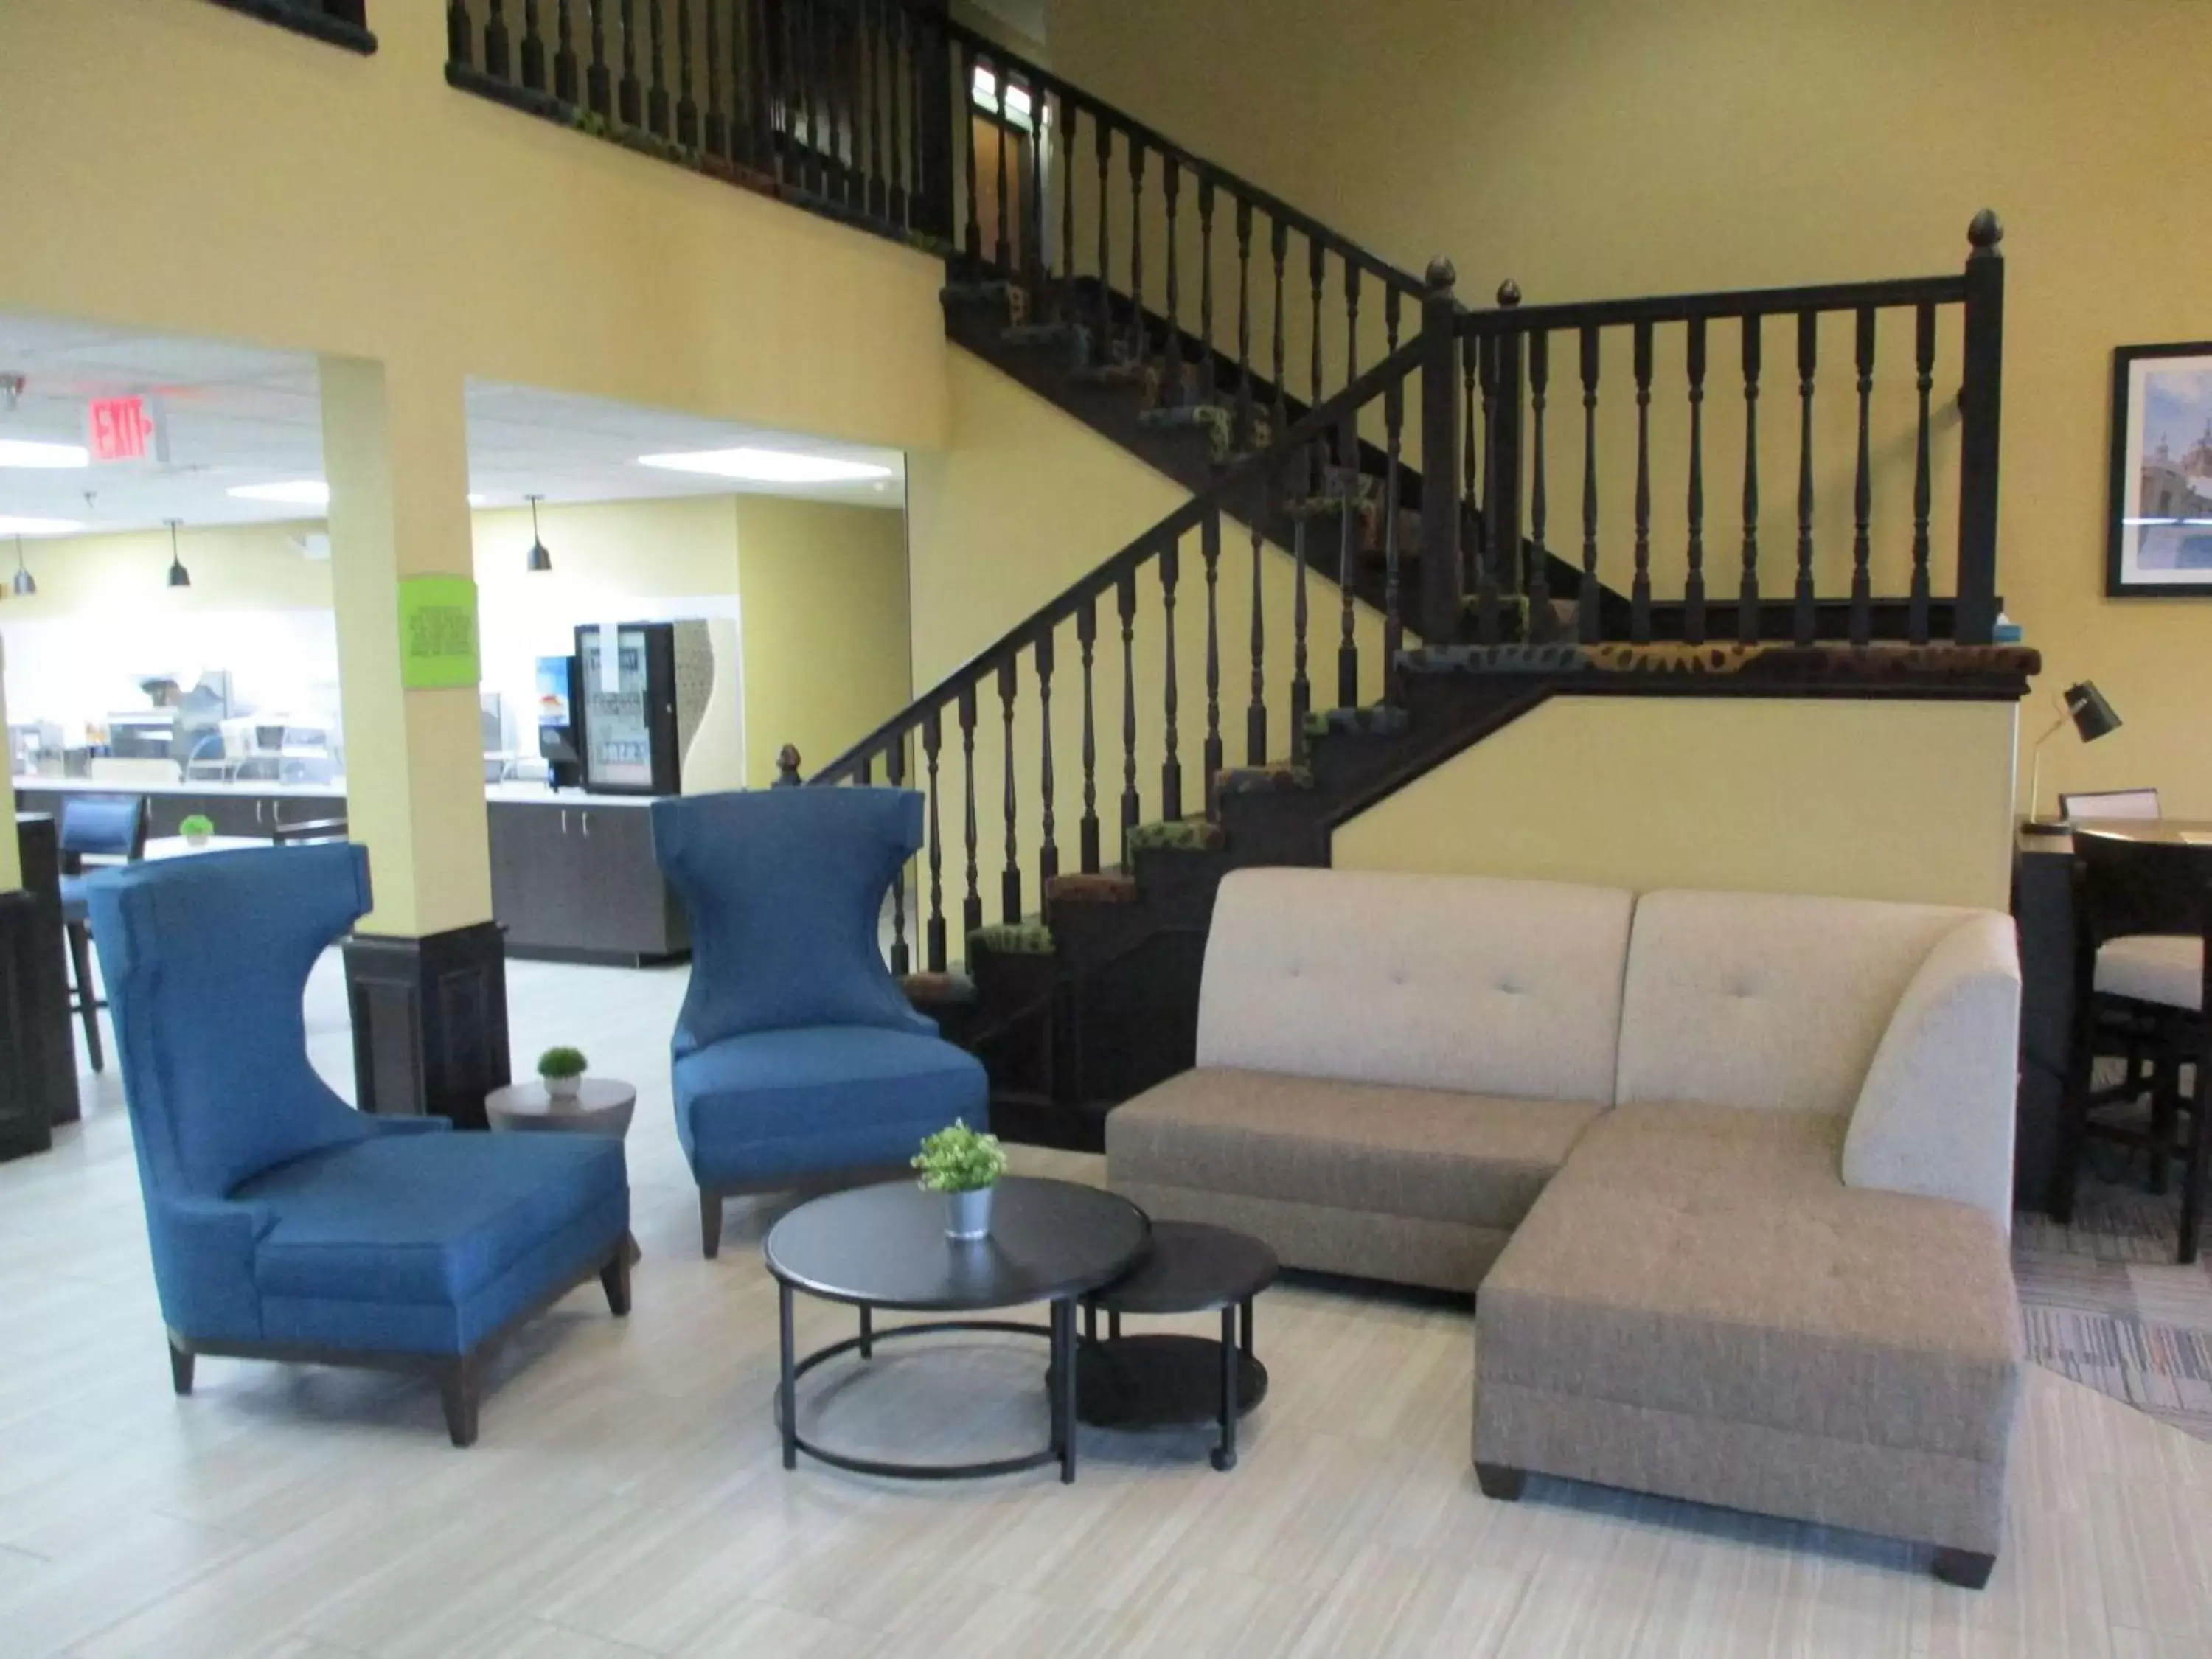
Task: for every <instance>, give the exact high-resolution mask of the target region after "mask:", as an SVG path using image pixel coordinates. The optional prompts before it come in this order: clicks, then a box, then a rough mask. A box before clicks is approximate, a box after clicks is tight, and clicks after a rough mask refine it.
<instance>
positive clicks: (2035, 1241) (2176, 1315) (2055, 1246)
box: [2012, 1167, 2212, 1440]
mask: <svg viewBox="0 0 2212 1659" xmlns="http://www.w3.org/2000/svg"><path fill="white" fill-rule="evenodd" d="M2131 1175H2132V1177H2133V1181H2134V1182H2135V1184H2132V1185H2129V1186H2117V1185H2113V1184H2111V1183H2109V1182H2104V1181H2100V1180H2099V1179H2097V1178H2096V1176H2093V1175H2092V1174H2090V1173H2089V1172H2087V1171H2086V1170H2085V1171H2084V1172H2083V1175H2082V1178H2081V1193H2080V1195H2079V1196H2078V1198H2077V1199H2076V1200H2075V1206H2074V1225H2072V1226H2070V1227H2061V1226H2059V1225H2057V1223H2056V1222H2054V1221H2052V1220H2051V1218H2050V1217H2048V1216H2045V1215H2032V1214H2028V1213H2027V1212H2022V1213H2021V1214H2020V1215H2017V1216H2015V1218H2013V1235H2012V1265H2013V1275H2014V1277H2015V1279H2017V1280H2018V1281H2019V1284H2020V1300H2021V1316H2022V1318H2023V1320H2024V1321H2025V1322H2026V1325H2027V1354H2028V1358H2031V1359H2033V1360H2034V1361H2035V1362H2036V1363H2037V1364H2041V1365H2047V1366H2049V1367H2050V1368H2051V1370H2055V1371H2057V1372H2059V1373H2061V1374H2062V1375H2063V1376H2070V1377H2072V1378H2073V1379H2074V1380H2075V1382H2077V1383H2087V1384H2088V1385H2089V1386H2090V1387H2091V1388H2093V1389H2096V1390H2097V1391H2098V1392H2099V1393H2100V1394H2108V1395H2112V1398H2114V1399H2115V1400H2122V1401H2126V1402H2127V1403H2128V1404H2129V1405H2130V1406H2133V1407H2136V1408H2137V1409H2138V1410H2141V1411H2145V1412H2148V1413H2150V1414H2151V1415H2152V1416H2153V1417H2156V1418H2159V1419H2161V1420H2163V1421H2165V1422H2168V1423H2171V1424H2172V1425H2174V1426H2175V1427H2177V1428H2179V1429H2184V1430H2186V1431H2188V1432H2189V1433H2191V1434H2193V1435H2195V1436H2196V1437H2197V1438H2199V1439H2200V1440H2212V1254H2206V1255H2200V1257H2199V1259H2198V1261H2197V1265H2196V1266H2194V1267H2177V1266H2175V1265H2174V1260H2173V1241H2174V1237H2175V1231H2176V1229H2177V1227H2178V1226H2179V1222H2180V1217H2181V1200H2180V1198H2179V1195H2178V1194H2173V1193H2168V1194H2166V1195H2165V1196H2163V1197H2153V1196H2151V1195H2150V1194H2148V1193H2146V1192H2144V1191H2142V1188H2141V1182H2142V1170H2141V1169H2140V1168H2139V1167H2138V1168H2136V1170H2133V1171H2131ZM2179 1184H2180V1183H2179V1172H2178V1171H2177V1174H2176V1177H2175V1181H2174V1185H2175V1186H2177V1187H2178V1186H2179Z"/></svg>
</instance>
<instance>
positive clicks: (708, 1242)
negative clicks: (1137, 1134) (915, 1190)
mask: <svg viewBox="0 0 2212 1659" xmlns="http://www.w3.org/2000/svg"><path fill="white" fill-rule="evenodd" d="M921 812H922V800H921V796H920V795H919V794H916V793H914V792H913V791H911V790H904V789H842V788H840V789H773V790H757V791H750V792H747V793H738V794H725V795H696V796H692V797H690V798H689V799H681V800H662V801H656V802H654V803H653V848H654V851H655V854H657V855H658V857H659V860H660V867H661V869H662V871H663V872H665V874H666V875H667V878H668V881H669V884H670V885H671V886H672V887H673V888H674V889H675V890H676V893H677V896H678V898H679V899H681V900H682V902H683V903H684V908H685V910H686V911H688V912H689V913H690V921H691V987H690V992H689V993H688V994H686V996H685V997H684V1009H683V1012H682V1013H681V1014H680V1015H679V1016H678V1019H677V1022H676V1039H675V1042H674V1045H673V1048H674V1054H675V1088H676V1130H677V1133H678V1137H679V1138H680V1139H682V1140H683V1143H684V1155H685V1157H687V1158H690V1161H691V1174H692V1176H693V1177H694V1178H695V1179H696V1181H697V1182H698V1183H699V1231H700V1242H701V1243H702V1246H703V1247H704V1249H705V1250H706V1253H707V1254H708V1255H710V1256H711V1255H714V1254H715V1253H716V1252H717V1251H718V1250H720V1248H721V1241H722V1200H724V1199H725V1198H726V1197H727V1196H729V1195H730V1194H735V1193H742V1192H759V1191H763V1190H770V1189H774V1188H781V1187H789V1186H794V1185H797V1184H799V1182H802V1181H804V1180H807V1179H810V1178H817V1177H820V1176H834V1175H845V1174H853V1173H858V1172H860V1171H864V1170H880V1169H887V1168H891V1167H896V1166H902V1165H903V1164H905V1163H906V1161H907V1159H908V1158H909V1157H911V1156H912V1154H913V1152H914V1150H915V1146H917V1145H918V1144H919V1143H920V1142H921V1138H922V1137H923V1136H924V1135H927V1134H929V1133H933V1131H935V1130H938V1129H941V1128H943V1127H945V1125H946V1124H948V1123H950V1122H951V1121H953V1119H955V1118H964V1119H966V1120H967V1121H968V1122H969V1124H970V1125H971V1126H974V1127H979V1128H980V1127H983V1126H984V1124H985V1123H986V1122H987V1115H988V1112H989V1102H990V1089H989V1085H988V1084H987V1082H986V1080H985V1079H984V1075H983V1067H982V1066H981V1064H980V1063H979V1062H978V1061H977V1060H975V1056H974V1055H972V1054H965V1053H963V1052H962V1051H961V1050H960V1049H958V1048H954V1047H953V1046H952V1045H951V1043H949V1042H945V1041H943V1040H942V1039H941V1038H939V1036H938V1035H937V1027H936V1025H935V1024H933V1023H932V1022H931V1021H930V1020H928V1019H926V1018H923V1017H922V1016H921V1015H920V1014H917V1013H916V1012H915V1011H914V1009H913V1007H912V1006H910V1005H909V1004H908V1001H907V1000H906V995H905V994H904V993H903V992H902V991H901V990H900V989H899V987H898V981H896V980H894V979H893V978H892V977H891V975H890V969H887V968H886V967H885V966H884V957H883V949H882V945H880V943H879V942H878V936H877V927H878V918H879V917H880V916H881V915H882V914H883V902H884V893H885V892H886V891H887V890H889V888H890V884H891V878H892V877H893V875H894V874H896V872H897V871H898V869H899V867H900V866H902V865H903V864H904V863H905V862H906V860H908V859H909V858H911V857H912V856H913V855H914V854H915V851H916V850H917V849H918V848H920V847H921Z"/></svg>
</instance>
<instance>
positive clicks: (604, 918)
mask: <svg viewBox="0 0 2212 1659" xmlns="http://www.w3.org/2000/svg"><path fill="white" fill-rule="evenodd" d="M578 829H579V830H580V840H581V842H582V850H583V864H584V867H585V869H586V872H587V877H588V880H587V885H588V886H589V887H590V889H591V895H590V896H589V898H588V899H587V900H586V904H587V906H588V908H589V914H590V917H591V921H592V931H593V933H594V935H595V937H596V939H598V940H599V945H598V948H599V949H601V950H605V951H616V952H618V953H620V954H622V955H624V956H635V957H665V956H673V955H675V954H676V953H678V951H684V950H688V949H689V948H690V937H689V935H688V933H686V931H685V930H684V925H683V918H682V914H681V912H680V910H679V909H678V907H677V905H676V902H675V899H674V896H672V895H671V893H670V892H669V890H668V884H667V883H666V882H665V880H663V879H662V878H661V874H660V866H659V863H658V862H657V861H656V860H654V858H653V814H652V811H651V810H650V809H649V808H647V807H644V806H603V807H592V808H588V809H586V811H584V812H583V813H582V815H581V816H580V819H579V822H578Z"/></svg>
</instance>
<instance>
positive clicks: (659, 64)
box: [645, 0, 668, 138]
mask: <svg viewBox="0 0 2212 1659" xmlns="http://www.w3.org/2000/svg"><path fill="white" fill-rule="evenodd" d="M663 3H664V0H646V21H647V24H648V26H649V27H650V28H651V31H652V35H651V40H650V41H649V43H648V55H647V67H648V68H650V70H652V72H653V81H652V84H651V85H650V86H649V87H648V88H647V89H646V94H645V125H646V128H647V131H650V132H651V133H652V134H653V137H656V138H665V137H668V53H667V40H666V38H665V22H666V20H665V18H664V17H663V16H662V15H661V7H662V5H663Z"/></svg>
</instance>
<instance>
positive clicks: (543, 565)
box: [522, 495, 553, 571]
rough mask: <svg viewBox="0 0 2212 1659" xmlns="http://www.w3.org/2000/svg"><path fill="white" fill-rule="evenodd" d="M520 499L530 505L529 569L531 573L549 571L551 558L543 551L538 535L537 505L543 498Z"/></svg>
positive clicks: (534, 496)
mask: <svg viewBox="0 0 2212 1659" xmlns="http://www.w3.org/2000/svg"><path fill="white" fill-rule="evenodd" d="M522 499H523V500H524V501H528V502H529V503H530V568H531V569H532V571H546V570H550V569H552V568H553V556H552V555H551V554H550V553H549V552H547V551H546V550H545V542H544V538H543V537H541V536H539V535H538V502H540V501H544V499H545V498H544V496H543V495H525V496H524V497H523V498H522Z"/></svg>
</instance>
